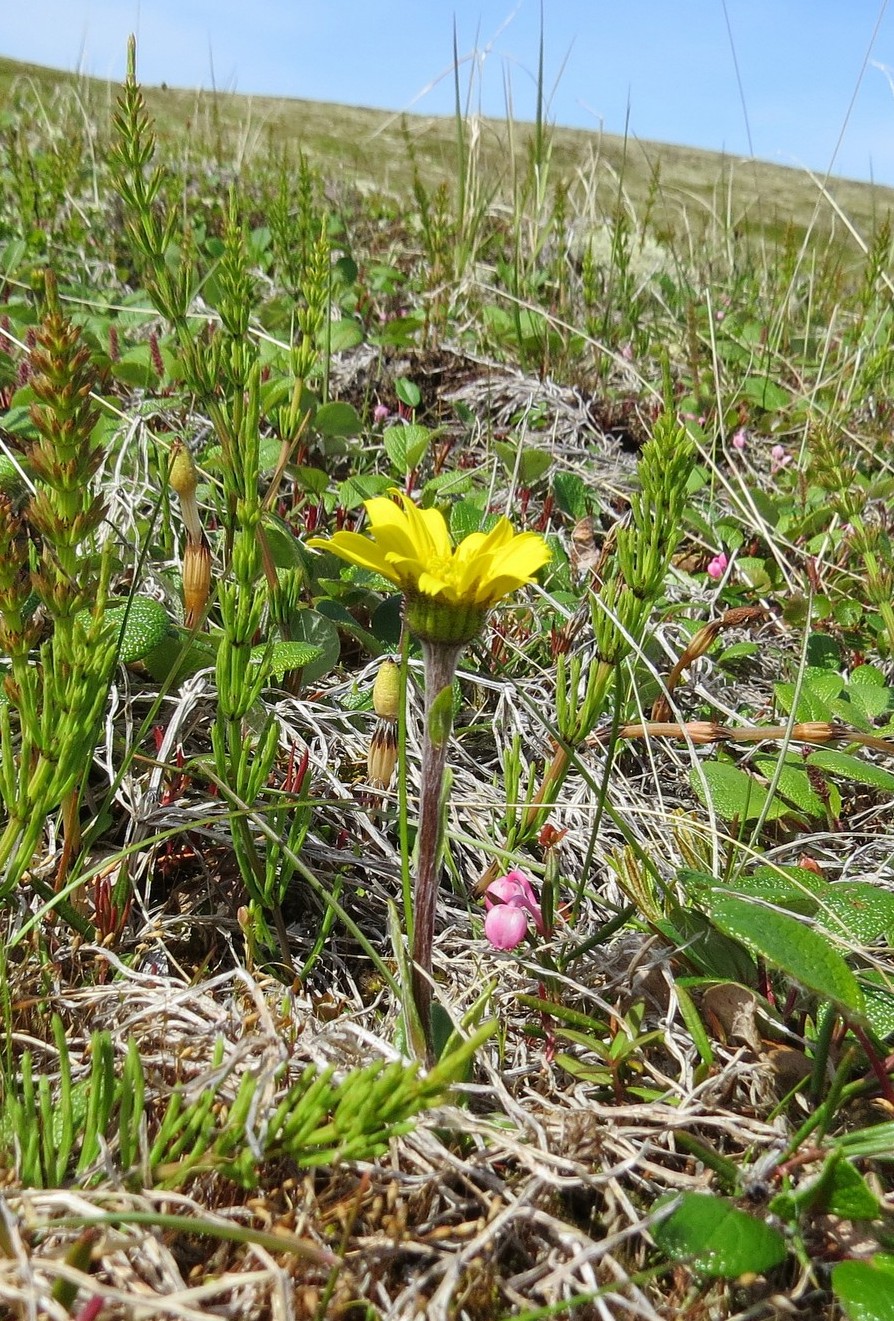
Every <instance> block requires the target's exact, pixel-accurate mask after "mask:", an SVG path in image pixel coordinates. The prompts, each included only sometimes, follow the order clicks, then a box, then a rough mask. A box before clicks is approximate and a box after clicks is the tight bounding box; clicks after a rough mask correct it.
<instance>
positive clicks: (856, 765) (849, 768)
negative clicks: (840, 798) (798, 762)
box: [807, 748, 894, 793]
mask: <svg viewBox="0 0 894 1321" xmlns="http://www.w3.org/2000/svg"><path fill="white" fill-rule="evenodd" d="M807 761H808V764H809V765H811V766H819V767H820V768H821V769H822V770H824V771H831V772H832V774H833V775H842V776H844V778H845V779H846V780H855V781H856V782H857V784H868V785H870V787H871V788H873V789H884V790H886V791H887V792H888V793H894V775H892V773H891V772H890V771H886V770H885V768H884V766H877V765H876V764H875V763H874V762H871V761H863V759H862V758H860V757H852V756H851V754H850V753H849V752H839V750H838V749H837V748H817V750H816V751H815V752H811V754H810V756H809V757H808V758H807Z"/></svg>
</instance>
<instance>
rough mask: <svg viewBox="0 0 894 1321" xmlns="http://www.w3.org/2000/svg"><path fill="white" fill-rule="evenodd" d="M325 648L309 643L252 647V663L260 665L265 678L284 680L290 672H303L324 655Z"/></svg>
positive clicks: (278, 643) (276, 643)
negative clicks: (272, 677) (271, 676)
mask: <svg viewBox="0 0 894 1321" xmlns="http://www.w3.org/2000/svg"><path fill="white" fill-rule="evenodd" d="M322 652H323V648H322V647H315V646H312V645H311V644H310V643H308V642H274V643H273V645H272V646H269V647H268V646H266V645H261V646H259V647H252V649H251V663H252V665H260V666H262V668H263V670H264V674H265V677H266V676H269V675H273V676H275V677H276V678H277V679H279V680H282V678H283V676H284V675H285V674H287V673H288V672H289V670H303V669H305V668H306V667H307V666H308V665H310V664H311V662H312V661H315V660H317V659H318V657H320V656H321V655H322Z"/></svg>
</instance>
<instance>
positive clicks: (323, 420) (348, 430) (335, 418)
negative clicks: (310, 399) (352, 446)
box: [313, 400, 363, 436]
mask: <svg viewBox="0 0 894 1321" xmlns="http://www.w3.org/2000/svg"><path fill="white" fill-rule="evenodd" d="M313 424H314V430H315V431H317V432H319V434H320V435H321V436H356V435H357V433H358V432H359V431H360V430H362V427H363V423H362V421H361V419H360V414H359V413H358V412H357V409H356V408H355V407H354V405H353V404H347V403H344V402H343V401H341V400H335V401H334V402H333V403H331V404H321V406H320V407H319V408H318V409H317V412H316V416H315V417H314V423H313Z"/></svg>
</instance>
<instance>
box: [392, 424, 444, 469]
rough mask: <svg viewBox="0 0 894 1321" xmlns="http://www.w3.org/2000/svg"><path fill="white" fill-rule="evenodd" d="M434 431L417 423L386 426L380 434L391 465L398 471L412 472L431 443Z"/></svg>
mask: <svg viewBox="0 0 894 1321" xmlns="http://www.w3.org/2000/svg"><path fill="white" fill-rule="evenodd" d="M433 435H434V432H433V431H431V430H430V429H429V428H428V427H424V426H421V425H420V424H419V423H416V422H414V423H409V424H408V425H407V426H395V427H386V428H385V430H384V432H383V434H382V444H383V445H384V446H385V453H386V454H387V455H388V458H389V459H390V460H391V466H392V467H393V468H396V469H397V470H398V472H401V473H408V472H412V471H413V469H414V468H415V467H417V466H418V464H419V463H421V462H422V459H423V457H424V455H425V451H426V450H427V449H428V447H429V445H430V444H431V438H432V436H433Z"/></svg>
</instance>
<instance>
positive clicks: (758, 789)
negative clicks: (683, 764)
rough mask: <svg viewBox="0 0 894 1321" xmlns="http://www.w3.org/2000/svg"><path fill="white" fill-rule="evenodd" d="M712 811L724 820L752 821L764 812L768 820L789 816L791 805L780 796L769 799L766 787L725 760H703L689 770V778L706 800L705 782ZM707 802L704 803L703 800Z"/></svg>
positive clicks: (698, 793)
mask: <svg viewBox="0 0 894 1321" xmlns="http://www.w3.org/2000/svg"><path fill="white" fill-rule="evenodd" d="M702 775H704V781H705V783H706V784H707V786H708V795H709V797H710V801H711V804H712V805H713V807H714V811H715V812H716V813H717V815H718V816H719V817H722V818H723V820H724V821H732V820H733V819H734V818H735V819H736V820H739V821H753V820H755V818H757V817H759V816H762V815H763V816H765V818H766V820H767V821H776V820H778V819H779V818H780V817H783V816H791V815H792V809H791V808H790V807H789V806H788V804H787V803H785V802H783V801H782V799H781V798H775V797H774V798H773V800H772V801H769V800H768V795H767V790H766V787H765V786H764V785H763V784H761V783H760V781H759V780H757V779H755V777H754V776H753V775H749V774H748V773H747V771H742V770H740V769H739V767H738V766H731V765H729V763H728V762H720V761H704V762H702V763H701V764H700V766H699V767H693V768H692V769H691V770H690V772H689V781H690V784H691V785H692V788H693V790H694V791H695V793H696V794H697V795H698V797H699V799H700V800H701V801H702V802H703V803H706V798H705V785H704V783H703V782H702ZM706 805H707V803H706Z"/></svg>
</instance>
